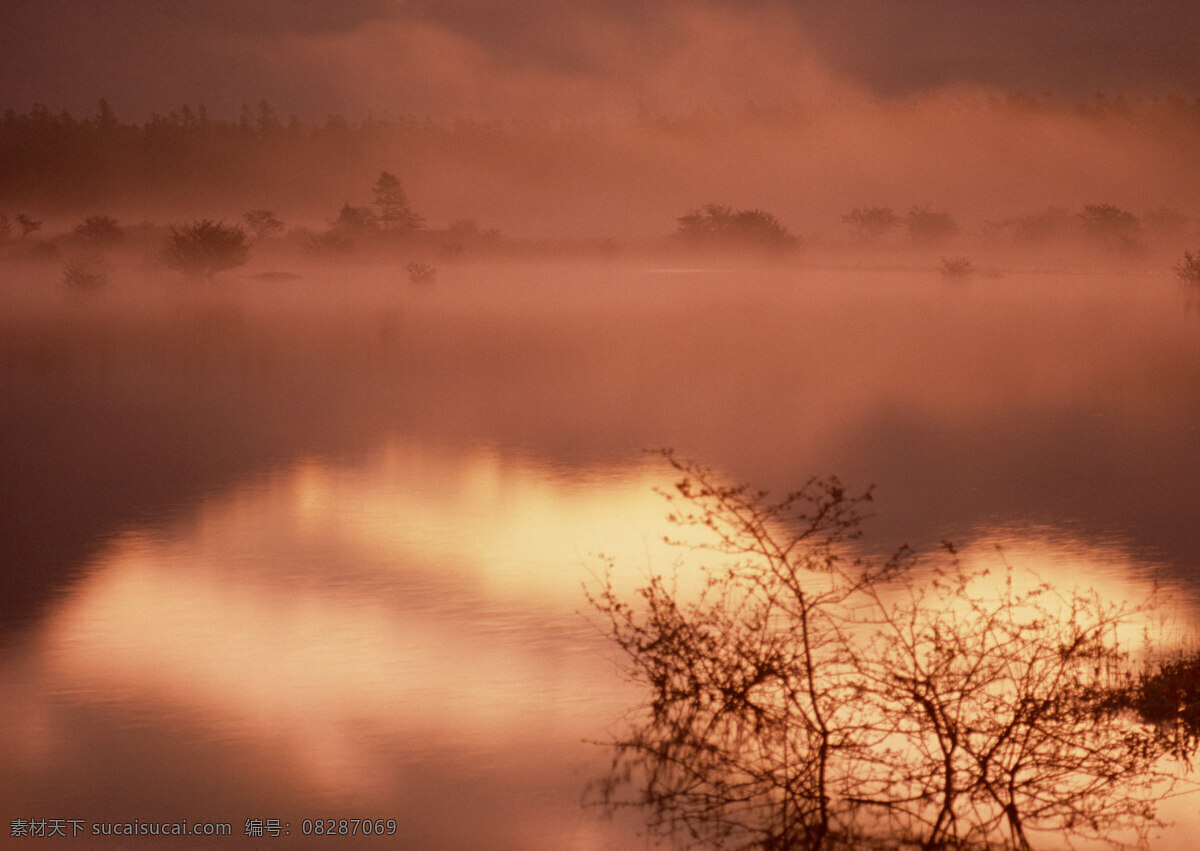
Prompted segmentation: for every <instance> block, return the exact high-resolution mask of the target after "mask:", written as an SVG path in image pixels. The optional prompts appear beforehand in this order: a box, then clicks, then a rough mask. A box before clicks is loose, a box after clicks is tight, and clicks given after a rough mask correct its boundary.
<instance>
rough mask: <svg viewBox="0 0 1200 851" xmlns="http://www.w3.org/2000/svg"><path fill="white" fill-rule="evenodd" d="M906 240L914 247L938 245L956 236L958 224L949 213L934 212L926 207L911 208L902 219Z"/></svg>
mask: <svg viewBox="0 0 1200 851" xmlns="http://www.w3.org/2000/svg"><path fill="white" fill-rule="evenodd" d="M904 226H905V228H906V229H907V230H908V238H909V239H910V240H912V241H913V243H914V244H916V245H924V246H932V245H940V244H942V243H944V242H946V241H947V240H949V239H951V238H952V237H954V236H957V235H958V222H956V221H954V217H953V216H951V215H950V214H949V213H944V212H936V211H934V210H931V209H929V206H928V205H922V206H917V207H913V208H912V209H911V210H909V211H908V215H907V216H906V217H905V218H904Z"/></svg>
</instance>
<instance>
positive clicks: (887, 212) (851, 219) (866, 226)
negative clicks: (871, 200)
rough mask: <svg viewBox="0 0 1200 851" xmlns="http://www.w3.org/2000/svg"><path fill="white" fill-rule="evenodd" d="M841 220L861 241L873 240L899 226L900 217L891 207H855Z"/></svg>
mask: <svg viewBox="0 0 1200 851" xmlns="http://www.w3.org/2000/svg"><path fill="white" fill-rule="evenodd" d="M842 221H843V222H845V223H846V224H848V225H850V226H851V227H852V228H854V230H855V233H856V234H857V235H858V239H859V241H861V242H874V241H876V240H879V239H881V238H883V237H884V236H886V235H887V234H889V233H891V232H892V231H894V230H895V229H896V228H898V227H900V222H901V221H902V219H901V218H900V217H899V216H897V215H896V214H895V212H893V211H892V208H891V207H855V208H854V209H853V210H851V211H850V212H849V213H847V214H846V215H844V216H842Z"/></svg>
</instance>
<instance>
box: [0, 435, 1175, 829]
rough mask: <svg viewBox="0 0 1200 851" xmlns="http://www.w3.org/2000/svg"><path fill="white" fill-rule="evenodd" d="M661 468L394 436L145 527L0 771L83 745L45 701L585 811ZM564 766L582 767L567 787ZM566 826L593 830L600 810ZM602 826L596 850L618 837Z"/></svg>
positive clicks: (48, 641)
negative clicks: (602, 574)
mask: <svg viewBox="0 0 1200 851" xmlns="http://www.w3.org/2000/svg"><path fill="white" fill-rule="evenodd" d="M661 466H662V465H660V464H658V463H654V462H646V463H640V464H631V465H628V466H625V467H621V468H615V469H614V468H595V469H584V470H576V471H569V470H564V469H558V468H552V467H548V466H542V465H539V464H537V463H536V462H534V461H532V460H530V459H527V458H523V457H519V456H506V455H505V454H503V453H501V452H499V451H497V450H494V449H491V448H488V447H476V448H474V449H471V450H468V451H465V452H456V451H451V450H449V449H439V448H434V447H430V446H428V445H423V444H419V443H413V442H405V441H399V440H397V441H393V442H391V443H389V444H388V445H386V446H385V447H384V448H383V449H382V450H381V451H379V452H378V453H377V454H376V455H374V456H372V457H370V458H369V459H367V460H366V462H364V463H362V464H360V465H356V466H335V465H332V464H329V463H326V462H323V461H320V460H317V459H309V460H305V461H303V462H301V463H299V464H297V465H295V466H294V467H293V468H291V469H290V470H287V471H285V472H281V473H278V474H276V475H274V476H271V477H269V478H267V479H265V480H263V481H259V482H256V483H253V484H250V485H247V486H246V487H244V488H243V489H241V490H240V491H237V492H235V493H233V494H231V495H228V496H226V497H224V498H221V499H216V500H213V501H211V502H210V503H209V504H207V505H206V506H204V507H203V508H202V509H201V510H200V511H199V513H198V514H197V516H196V517H194V518H193V519H192V520H191V521H189V522H188V523H186V524H184V525H181V526H179V527H178V528H176V529H173V530H170V531H169V532H167V533H150V532H131V533H129V534H127V535H125V536H123V537H120V538H119V539H117V540H115V541H114V542H113V543H112V546H111V548H110V550H109V551H108V553H107V554H106V555H105V556H104V557H102V558H100V559H99V560H98V561H97V562H96V563H95V564H94V565H93V566H92V568H91V569H90V570H89V572H88V573H87V575H86V576H85V577H84V578H82V579H81V580H80V581H79V582H78V583H77V585H75V586H74V588H73V589H72V590H71V591H70V592H69V593H68V594H67V595H65V596H64V597H63V599H62V600H61V603H60V605H59V606H58V607H57V609H56V610H55V611H54V613H53V614H52V615H51V616H50V617H49V618H48V619H47V620H46V622H45V625H44V627H43V629H42V630H41V632H40V633H39V634H38V635H37V636H36V639H35V641H34V644H33V648H32V650H31V656H30V658H29V660H28V661H29V664H28V665H27V666H25V668H28V669H31V670H36V671H37V673H36V675H35V676H33V675H31V676H32V680H33V682H28V681H26V682H23V683H17V682H14V681H13V680H14V678H15V677H17V676H18V674H17V673H16V672H17V671H18V670H24V669H25V668H22V667H20V666H12V667H10V669H9V671H7V672H6V673H5V674H4V679H6V680H8V681H9V682H8V683H7V685H8V686H9V688H8V689H7V691H8V692H9V693H10V694H12V693H14V691H13V689H14V687H18V686H21V687H22V690H21V692H20V693H22V694H23V695H24V697H23V698H22V699H21V700H20V701H18V702H16V703H15V704H13V705H12V706H11V707H10V712H12V713H13V715H14V718H16V719H17V720H18V722H19V723H20V725H21V727H20V729H21V735H20V736H18V737H17V738H18V739H19V741H20V748H21V749H22V752H21V753H19V754H15V755H14V754H12V753H10V754H9V755H7V756H6V757H5V760H6V761H14V760H15V761H16V763H18V764H21V763H25V764H28V763H29V762H32V761H35V760H36V761H39V762H43V763H44V762H45V761H47V760H49V759H50V757H51V756H52V755H53V754H54V753H55V752H56V749H62V748H70V747H71V745H70V744H69V743H70V741H71V739H72V736H71V735H69V733H67V732H64V731H63V730H62V729H56V727H55V722H54V719H53V718H52V717H51V715H50V714H49V713H48V710H47V709H46V708H45V702H46V701H49V700H52V699H53V700H66V701H70V702H75V703H78V704H81V705H103V706H106V707H109V708H110V709H114V710H115V711H117V712H118V713H124V714H125V716H126V717H127V719H128V723H129V724H131V725H135V726H136V723H137V720H136V719H139V718H150V719H152V720H153V719H158V720H162V719H163V718H168V719H170V721H171V723H172V724H179V725H182V726H183V727H185V728H186V729H188V730H190V731H191V734H193V735H196V736H200V737H202V738H204V739H205V740H207V741H211V742H215V743H223V744H222V745H221V746H224V747H233V746H236V747H237V748H240V749H246V750H249V751H251V752H253V753H257V754H259V756H260V762H261V763H263V764H265V765H266V766H267V771H268V773H269V774H271V775H272V776H274V777H275V779H276V782H277V783H279V784H283V785H285V786H287V787H289V788H296V789H301V790H304V794H309V795H316V796H317V797H318V798H320V799H323V800H351V801H355V802H359V803H363V802H370V803H372V804H374V805H379V806H383V805H388V804H389V802H394V801H396V800H401V799H403V798H404V797H405V796H406V795H410V794H411V792H412V788H413V785H412V784H414V783H419V782H420V780H419V776H420V774H419V771H417V770H416V769H411V766H413V765H415V764H419V763H421V761H422V760H425V759H432V758H434V757H437V756H438V755H441V756H442V757H444V756H445V754H447V753H450V754H453V755H454V756H453V758H452V760H451V767H450V768H449V769H448V770H449V771H451V772H461V773H463V774H474V775H477V776H478V777H481V778H483V779H484V780H485V781H486V782H487V783H488V784H490V785H497V784H499V785H502V784H503V782H504V778H507V777H512V776H513V775H514V774H521V775H523V776H526V777H529V776H532V777H534V778H535V779H534V780H533V781H527V782H533V783H534V785H535V786H536V778H537V777H540V776H541V774H539V772H541V773H542V774H544V775H545V784H546V787H547V788H546V789H543V790H542V791H541V792H539V793H538V795H535V796H534V797H535V802H534V804H529V803H528V802H526V803H525V804H523V805H522V806H528V807H534V808H535V809H540V810H546V809H547V808H549V809H550V810H555V809H556V808H557V810H561V811H569V812H572V813H574V812H576V811H577V810H578V801H579V795H580V792H581V790H582V787H583V786H584V784H586V783H587V781H588V780H590V779H595V778H594V777H593V776H590V774H591V772H602V771H603V765H604V761H605V759H606V757H607V755H606V754H605V753H604V752H603V751H602V750H601V749H599V748H595V747H593V746H590V745H585V744H583V740H585V739H603V738H604V736H605V733H604V731H605V729H607V728H608V726H609V725H610V724H612V723H613V722H615V721H616V720H617V719H618V718H619V717H620V715H621V714H622V712H623V711H624V710H625V709H626V708H628V707H630V706H631V705H632V704H634V703H635V702H636V701H637V699H638V695H637V694H636V693H635V692H633V691H632V690H631V689H630V688H629V686H627V685H625V684H624V683H623V682H622V681H621V679H620V678H619V676H618V675H617V673H616V669H615V668H614V666H613V664H612V659H613V658H614V657H613V651H612V649H611V648H610V647H609V646H608V642H607V639H606V638H605V636H604V635H603V634H602V633H601V632H600V631H598V630H597V629H596V628H595V625H594V624H593V623H592V622H591V621H589V619H588V617H587V613H586V612H583V611H581V610H583V609H585V608H586V603H585V601H584V598H583V592H582V587H581V586H582V585H583V584H584V583H587V582H592V581H594V580H595V572H596V571H597V570H599V569H600V567H599V563H598V561H597V559H596V558H595V557H594V554H596V553H601V552H602V553H605V554H606V555H608V556H611V557H612V558H613V560H614V563H615V564H616V566H617V572H616V573H615V580H616V583H617V586H618V588H620V589H622V590H623V591H631V590H632V589H633V588H635V587H637V586H638V585H639V584H640V583H642V582H643V581H644V579H645V575H646V573H647V572H648V571H649V570H652V569H653V570H666V569H669V567H670V565H671V564H673V563H675V560H676V558H677V554H676V553H675V551H673V550H671V549H670V548H668V547H666V545H664V544H663V543H662V542H661V537H662V535H663V534H664V533H666V532H668V531H670V529H669V527H667V526H666V524H665V520H664V516H665V514H666V505H665V503H664V501H663V500H662V498H661V497H660V496H659V495H657V494H655V493H654V492H653V488H654V487H655V486H659V487H663V486H669V482H670V478H669V477H667V476H665V475H664V472H663V470H662V469H660V467H661ZM997 546H999V548H1000V552H999V553H998V552H997ZM961 552H962V558H963V560H964V561H965V562H967V563H968V564H975V563H979V564H983V563H997V564H998V563H1000V562H1003V561H1007V562H1008V563H1010V564H1012V565H1014V566H1015V567H1018V568H1021V569H1029V570H1032V571H1034V572H1036V573H1038V574H1039V575H1040V576H1041V577H1042V578H1044V579H1046V580H1048V581H1051V582H1055V583H1060V584H1064V585H1080V586H1084V587H1094V588H1097V590H1099V591H1100V592H1101V593H1102V595H1103V596H1105V597H1106V598H1108V599H1111V600H1114V601H1133V602H1135V603H1136V602H1140V601H1141V600H1143V599H1147V598H1148V596H1149V594H1150V593H1151V591H1153V586H1154V582H1153V571H1152V569H1151V566H1148V565H1144V564H1139V563H1137V562H1136V561H1135V560H1133V559H1132V558H1131V557H1130V555H1129V554H1128V553H1126V552H1123V551H1122V550H1121V549H1120V548H1119V547H1117V546H1113V545H1102V546H1096V545H1088V544H1087V543H1086V542H1083V541H1080V540H1075V539H1071V538H1069V537H1065V536H1062V535H1057V536H1056V535H1055V534H1053V533H1051V532H1048V531H1046V530H1042V531H1036V530H1035V531H1034V532H1029V531H1024V532H1022V531H1020V530H1015V529H1005V528H997V529H993V530H989V531H987V532H984V533H981V534H980V535H978V536H977V537H976V538H975V539H974V540H973V541H972V542H968V543H967V545H965V546H964V547H963V548H962V550H961ZM681 569H682V570H683V571H684V573H683V574H682V575H683V577H684V579H685V581H687V580H688V579H689V577H691V576H694V574H692V573H690V572H689V571H688V570H687V568H686V566H684V567H681ZM1160 599H1162V593H1161V591H1160ZM1170 599H1171V600H1172V604H1173V605H1174V604H1176V603H1179V602H1180V601H1181V600H1183V597H1182V595H1180V594H1174V595H1171V596H1170ZM1184 608H1188V607H1186V606H1185V607H1184ZM1188 611H1189V612H1190V608H1189V609H1188ZM1180 617H1183V618H1186V617H1188V613H1187V612H1183V613H1182V614H1181V615H1180ZM56 736H57V737H58V738H59V741H57V742H56V741H55V737H56ZM59 757H60V759H61V764H63V765H66V764H69V762H70V757H71V754H70V753H67V754H65V755H63V754H61V753H60V754H59ZM556 761H559V762H567V763H570V764H571V765H573V766H574V769H573V771H574V772H575V773H574V774H572V775H571V776H572V778H573V779H572V780H571V781H570V782H569V783H567V784H566V785H568V786H570V787H571V788H565V787H564V786H563V785H562V784H563V781H562V779H561V777H558V776H557V775H556V771H555V770H551V768H549V767H548V766H554V764H555V762H556ZM403 766H409V767H410V769H402V768H401V767H403ZM581 766H588V767H586V768H584V767H581ZM539 796H540V797H539ZM514 807H516V804H514ZM527 815H528V817H529V818H535V817H542V816H536V815H535V814H533V813H532V811H531V812H530V813H529V814H527ZM445 817H446V818H452V815H451V814H449V811H447V814H445ZM520 817H521V814H520V812H518V814H517V816H515V818H518V819H519V818H520ZM571 818H574V819H577V820H578V823H576V824H575V827H573V828H572V830H576V829H577V830H582V829H583V828H580V827H579V823H588V824H590V823H591V821H592V820H594V818H595V815H594V814H590V813H589V814H583V815H578V816H572V817H571ZM568 821H570V819H568ZM614 830H615V828H614ZM585 832H586V831H585ZM564 835H565V834H564ZM572 835H575V834H572ZM581 835H582V834H581ZM587 835H588V836H589V837H591V838H589V839H588V840H587V842H584V843H583V844H582V845H581V846H580V847H603V846H604V845H605V844H606V843H607V842H610V841H611V842H612V844H613V845H617V844H619V843H617V842H616V840H604V839H599V838H596V837H595V836H593V835H592V834H591V833H587Z"/></svg>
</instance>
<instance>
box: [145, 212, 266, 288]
mask: <svg viewBox="0 0 1200 851" xmlns="http://www.w3.org/2000/svg"><path fill="white" fill-rule="evenodd" d="M249 256H250V249H249V248H248V247H247V246H246V232H245V231H244V230H243V229H242V228H241V227H239V226H237V225H226V224H224V223H223V222H214V221H212V220H211V219H204V220H202V221H194V222H192V223H191V224H186V225H172V226H171V232H170V234H169V235H168V236H167V245H166V248H165V249H164V251H163V260H164V262H165V263H166V264H167V265H168V266H169V267H171V268H172V269H177V270H178V271H180V272H183V273H184V274H186V275H193V276H197V277H200V276H203V277H212V276H213V275H215V274H216V273H217V272H221V271H224V270H225V269H232V268H234V267H235V266H241V265H242V264H243V263H245V262H246V260H248V259H249Z"/></svg>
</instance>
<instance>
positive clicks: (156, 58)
mask: <svg viewBox="0 0 1200 851" xmlns="http://www.w3.org/2000/svg"><path fill="white" fill-rule="evenodd" d="M1197 55H1200V4H1197V3H1195V2H1192V0H1160V2H1155V3H1152V4H1147V3H1137V2H1131V0H1056V2H1054V3H1048V2H1042V0H1004V1H1003V2H998V0H997V1H996V2H984V1H983V0H957V2H955V0H891V2H887V1H886V0H724V2H718V1H717V0H691V2H664V3H646V2H645V0H508V1H507V2H495V0H340V1H339V2H336V3H333V2H327V0H256V2H246V0H101V2H96V3H81V2H79V0H39V2H37V3H5V4H2V5H0V106H2V107H4V108H13V109H16V110H18V111H26V110H28V109H29V108H30V107H32V105H33V104H34V103H43V104H45V105H46V106H48V107H49V108H50V109H52V110H54V111H58V110H61V109H66V110H68V111H70V112H71V113H72V114H73V115H76V116H77V117H78V116H84V115H89V114H92V113H94V111H95V106H96V103H97V101H98V100H99V99H100V98H102V97H103V98H107V99H108V100H109V101H110V103H111V104H112V105H113V107H114V108H115V109H116V111H117V114H118V116H119V117H121V118H124V119H126V120H141V119H144V118H145V117H147V116H148V115H149V113H150V112H152V111H159V112H166V111H168V110H171V109H176V108H178V107H179V106H180V105H182V104H184V103H189V104H191V105H193V106H195V105H197V104H205V105H206V106H208V108H209V111H210V113H212V114H216V115H222V116H230V117H232V116H234V115H236V112H237V110H238V109H239V108H240V105H241V104H242V103H243V102H248V103H251V104H253V103H257V102H258V101H260V100H263V99H266V100H268V101H269V102H270V103H271V104H272V105H273V106H274V107H275V109H276V111H277V112H278V113H280V114H282V115H284V116H287V115H291V114H296V115H298V116H299V117H301V118H305V119H320V118H322V117H323V116H324V115H326V114H330V113H338V114H342V115H346V116H347V117H350V118H357V117H361V116H363V115H365V114H367V113H368V112H370V111H374V112H375V113H376V114H380V113H387V114H392V115H414V116H418V117H425V116H428V117H431V118H434V119H449V118H454V117H459V116H467V117H479V118H493V117H513V116H515V117H530V116H538V115H544V114H550V115H574V114H580V113H583V114H596V113H616V114H629V113H630V112H631V111H632V110H634V109H636V108H637V105H638V104H639V103H642V104H645V105H647V106H648V107H650V108H651V109H659V110H663V111H667V112H672V111H685V110H689V109H694V108H696V107H714V108H725V107H736V106H739V105H741V104H744V103H745V102H746V101H748V100H752V101H754V102H755V103H757V104H759V105H773V104H779V105H787V104H792V103H796V102H806V101H811V100H814V99H818V100H819V99H844V98H850V97H863V96H865V97H875V98H884V99H904V98H909V97H912V96H914V95H920V94H923V93H928V92H941V91H945V90H954V89H957V88H961V87H964V86H967V87H983V88H987V89H996V90H1001V91H1012V90H1015V89H1024V90H1026V91H1029V92H1033V93H1038V94H1040V93H1041V92H1044V91H1045V92H1051V93H1054V94H1056V95H1059V96H1062V97H1064V98H1069V99H1074V100H1082V99H1090V98H1092V97H1094V96H1095V94H1096V93H1097V92H1107V93H1112V92H1118V91H1120V92H1125V93H1130V94H1138V93H1149V94H1166V93H1176V94H1180V95H1183V96H1185V97H1188V98H1189V100H1190V99H1192V98H1194V97H1196V96H1197V95H1200V63H1197V62H1195V57H1196V56H1197Z"/></svg>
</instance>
